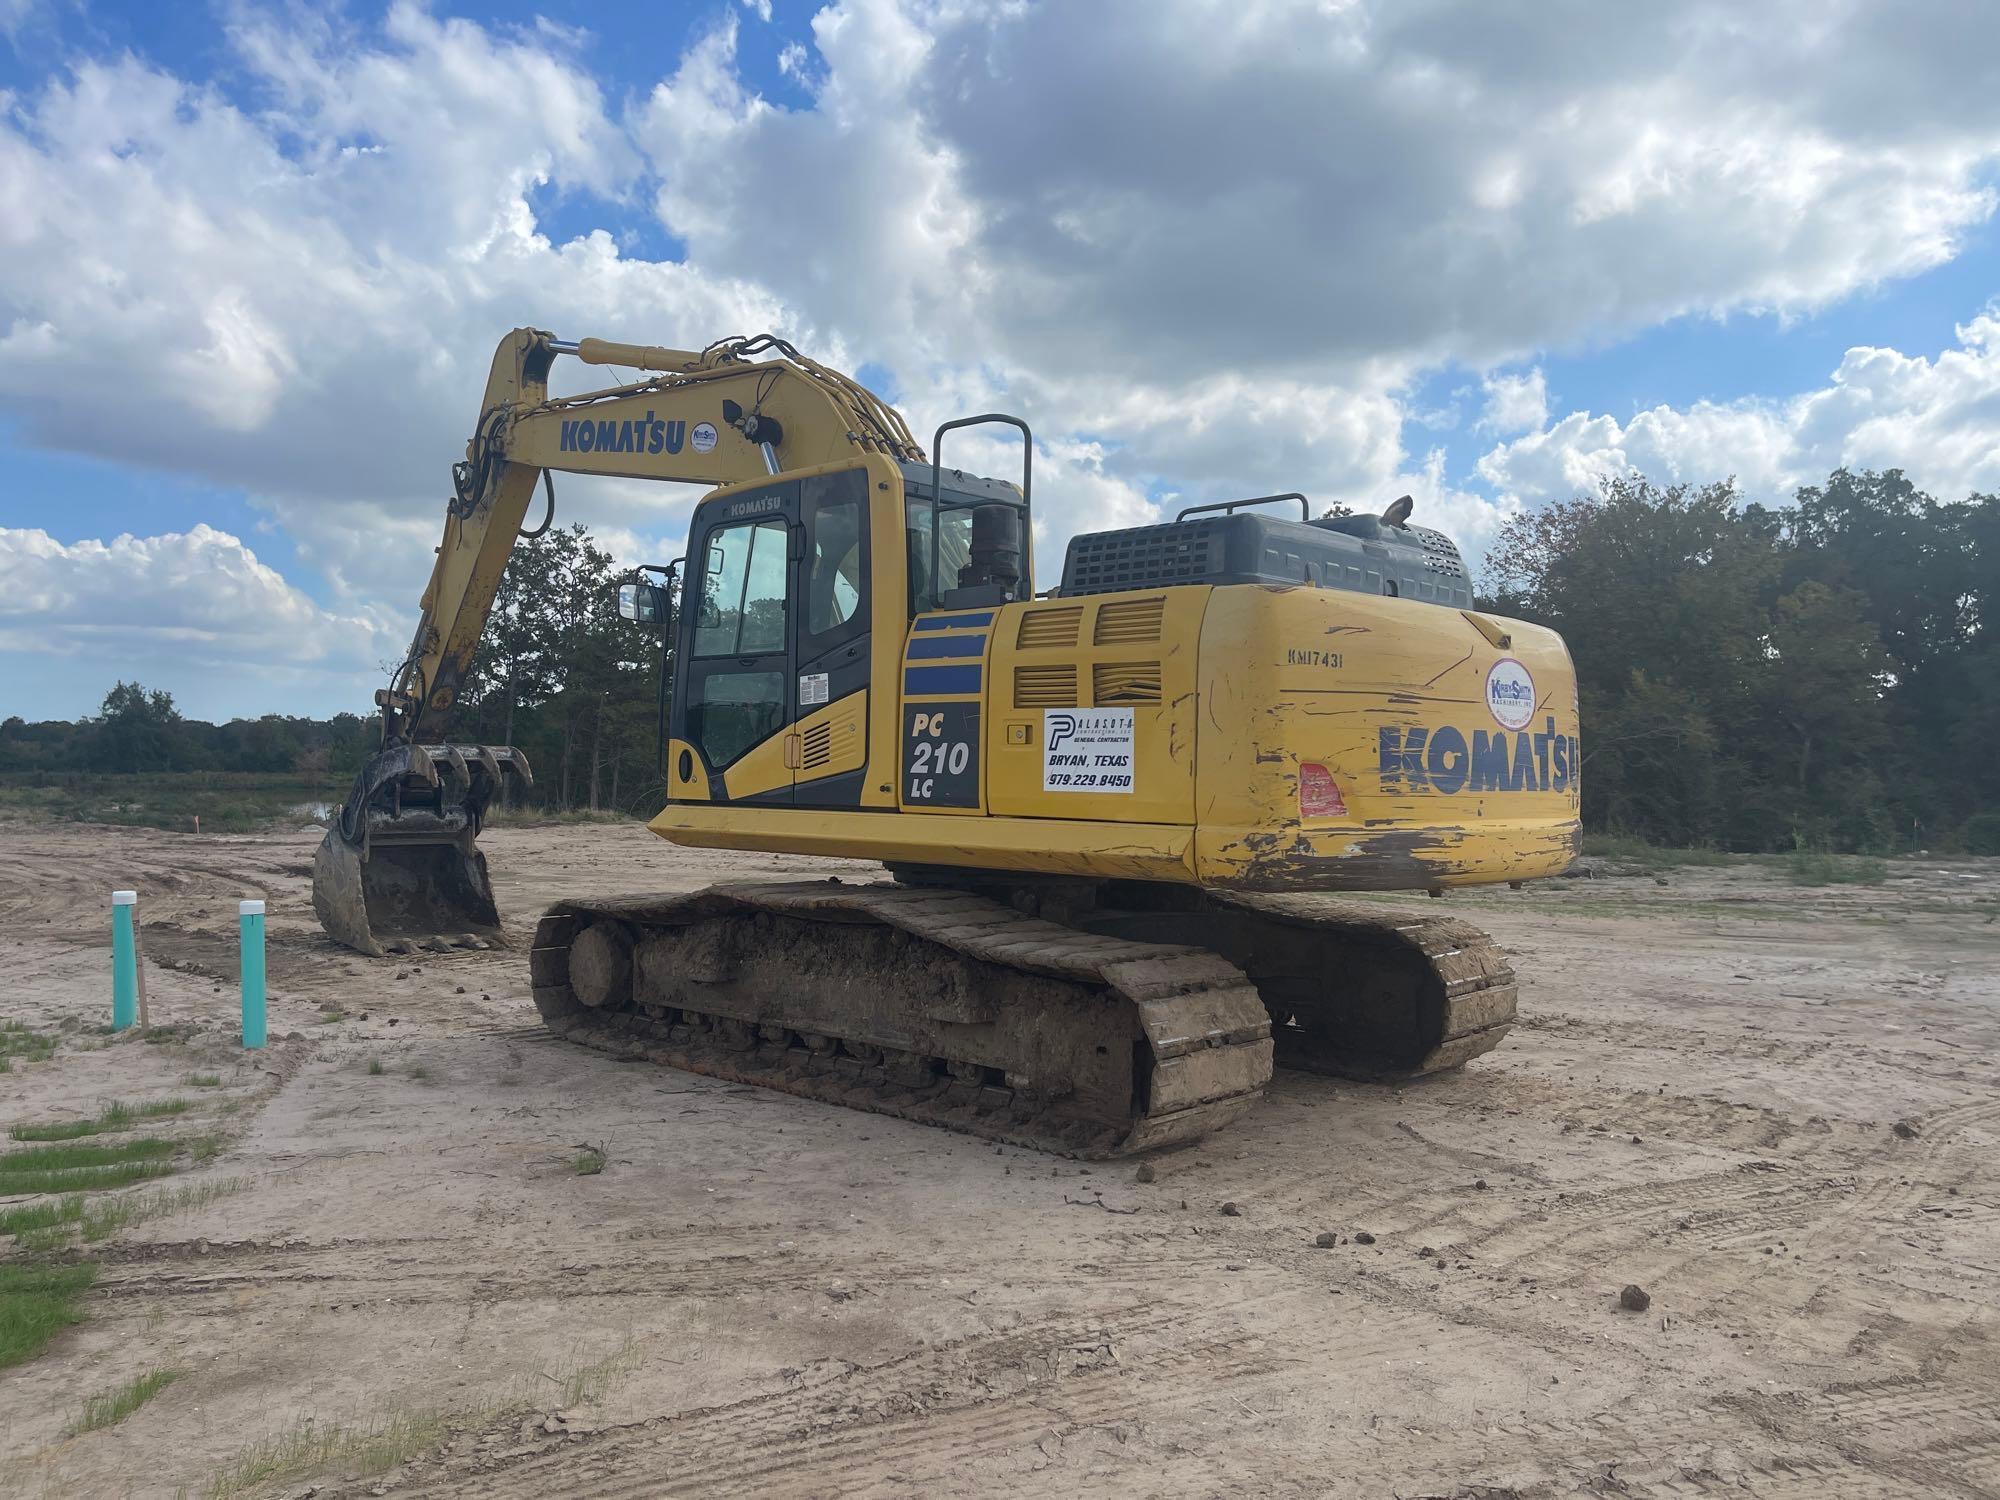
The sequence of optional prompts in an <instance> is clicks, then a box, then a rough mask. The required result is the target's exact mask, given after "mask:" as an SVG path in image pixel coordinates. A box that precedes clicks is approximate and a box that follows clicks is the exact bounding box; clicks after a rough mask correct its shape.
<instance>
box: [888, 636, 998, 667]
mask: <svg viewBox="0 0 2000 1500" xmlns="http://www.w3.org/2000/svg"><path fill="white" fill-rule="evenodd" d="M985 654H986V635H985V633H984V632H983V631H982V632H981V633H980V634H978V635H932V636H924V637H921V638H918V637H912V638H911V640H910V646H909V650H908V651H906V652H905V653H904V655H906V656H907V657H909V659H910V660H911V661H916V660H918V659H919V658H922V657H930V656H984V655H985Z"/></svg>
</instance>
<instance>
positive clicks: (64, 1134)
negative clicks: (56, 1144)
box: [8, 1099, 188, 1141]
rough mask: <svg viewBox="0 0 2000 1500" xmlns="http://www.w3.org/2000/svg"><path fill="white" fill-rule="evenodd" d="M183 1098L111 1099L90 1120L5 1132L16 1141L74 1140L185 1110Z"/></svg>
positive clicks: (184, 1111) (18, 1127) (19, 1126)
mask: <svg viewBox="0 0 2000 1500" xmlns="http://www.w3.org/2000/svg"><path fill="white" fill-rule="evenodd" d="M187 1110H188V1101H187V1100H185V1099H155V1100H152V1101H151V1102H150V1103H147V1104H126V1103H123V1102H122V1101H114V1102H112V1103H110V1104H107V1105H105V1106H104V1108H103V1109H102V1110H101V1111H100V1112H99V1113H98V1115H97V1118H96V1119H94V1120H65V1121H64V1122H63V1123H61V1124H60V1125H16V1126H15V1127H14V1128H13V1129H12V1130H11V1131H9V1132H8V1134H9V1135H11V1136H12V1137H13V1138H14V1139H15V1140H17V1141H74V1140H81V1139H82V1138H83V1137H84V1136H87V1135H103V1134H104V1133H105V1132H106V1131H112V1130H129V1129H131V1128H132V1127H133V1126H134V1125H137V1124H138V1123H139V1122H140V1121H141V1120H158V1119H163V1118H165V1117H167V1116H169V1115H180V1114H186V1113H187Z"/></svg>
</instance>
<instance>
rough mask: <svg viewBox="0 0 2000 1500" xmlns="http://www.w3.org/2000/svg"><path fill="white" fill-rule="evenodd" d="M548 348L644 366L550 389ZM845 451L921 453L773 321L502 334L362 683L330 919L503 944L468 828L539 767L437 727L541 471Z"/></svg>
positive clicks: (720, 473) (707, 465) (325, 917)
mask: <svg viewBox="0 0 2000 1500" xmlns="http://www.w3.org/2000/svg"><path fill="white" fill-rule="evenodd" d="M761 354H769V355H772V356H773V357H771V358H765V359H758V358H755V357H754V356H757V355H761ZM559 356H569V357H572V358H575V359H577V360H579V361H581V362H582V363H584V364H587V365H597V366H607V367H614V368H622V369H629V370H635V371H650V372H653V373H651V374H649V375H646V376H644V377H643V378H640V379H637V380H631V381H627V382H625V383H623V384H620V385H616V386H612V387H609V388H606V389H602V390H595V391H587V392H584V393H582V394H579V395H573V396H562V397H555V398H551V397H550V396H549V393H548V376H549V371H550V368H551V367H552V366H553V364H554V362H555V360H556V359H557V358H558V357H559ZM781 449H782V451H783V454H784V457H783V459H782V460H780V458H779V452H780V450H781ZM856 453H886V454H892V455H895V456H896V457H899V458H915V457H917V456H918V449H917V447H916V443H915V440H914V439H913V438H912V437H911V436H910V432H909V429H908V428H907V427H906V426H905V425H904V424H903V419H902V417H901V416H899V415H898V414H897V413H896V412H895V410H894V409H893V408H891V407H889V406H887V405H886V404H884V403H883V402H882V401H881V400H880V399H879V398H877V397H876V396H875V395H874V394H873V393H872V392H870V391H868V390H867V389H866V388H865V387H863V386H861V385H859V384H857V383H856V382H855V381H853V380H851V379H849V378H848V377H847V376H845V375H843V374H841V373H840V372H839V371H836V370H832V369H829V368H828V367H826V366H824V365H821V364H818V363H817V362H815V361H813V360H810V359H808V358H806V357H805V356H804V355H801V354H799V353H798V351H797V350H795V349H793V348H792V347H791V346H790V345H789V344H786V343H784V342H783V341H781V340H778V339H775V338H773V337H771V336H770V335H764V336H762V337H759V338H747V339H745V338H739V339H726V340H723V341H722V342H720V343H716V344H712V345H710V346H709V347H708V348H706V349H703V350H687V349H664V348H659V347H657V346H652V345H635V344H619V343H611V342H607V341H605V340H602V339H582V340H578V341H575V342H570V341H566V340H562V339H558V338H556V337H554V336H553V335H552V334H549V333H545V332H543V331H541V330H539V329H533V328H519V329H516V330H515V331H514V332H512V333H510V334H509V335H508V336H507V337H506V338H505V339H503V340H502V341H501V343H500V347H499V349H498V350H497V351H496V352H495V353H494V356H493V367H492V371H491V373H490V374H489V376H488V378H487V383H486V393H485V396H484V399H483V400H482V401H481V403H480V418H479V423H478V426H477V428H476V430H475V431H474V433H473V436H472V439H471V441H470V442H469V443H467V445H466V455H465V459H464V461H463V462H461V463H459V464H457V465H455V466H454V468H453V475H452V479H453V485H452V489H453V493H452V498H451V500H450V501H449V502H448V504H447V508H446V514H445V524H444V536H443V539H442V540H441V541H440V543H439V545H438V548H437V561H436V563H435V564H434V565H433V566H432V569H431V577H430V582H429V583H428V584H427V585H426V586H425V588H424V592H423V598H422V601H421V602H422V610H421V614H420V615H419V618H418V621H417V628H416V633H415V635H414V636H413V637H412V639H411V642H410V649H409V652H408V654H407V656H406V659H405V660H404V662H403V664H402V666H401V667H400V668H399V669H398V670H397V672H396V675H395V678H394V680H393V681H392V682H391V683H390V685H389V687H388V688H387V689H385V690H384V691H381V692H378V693H377V694H376V695H375V696H376V704H377V707H378V708H379V709H380V710H381V713H382V733H383V748H382V750H381V751H380V752H379V753H378V754H376V755H375V756H373V757H372V758H371V759H370V760H369V761H368V763H367V764H366V765H364V766H363V767H362V769H361V771H360V774H359V775H358V776H356V778H355V781H354V786H353V788H352V790H351V791H350V792H349V795H348V798H347V801H346V803H345V804H344V805H343V806H342V808H341V811H340V814H339V816H338V817H337V818H336V820H335V822H334V825H333V827H331V828H329V829H328V830H327V833H326V837H325V838H324V839H323V840H322V841H321V843H320V848H319V851H318V854H317V855H316V857H315V860H314V865H313V906H314V909H315V911H316V912H317V914H318V916H319V919H320V923H321V925H322V926H323V927H324V928H325V929H326V931H327V933H328V934H329V935H330V936H331V937H333V938H334V939H335V940H336V941H338V942H341V943H343V944H345V945H346V946H348V947H350V948H354V949H357V950H359V951H360V952H363V953H368V954H371V955H375V956H380V955H382V954H383V953H385V952H405V951H413V950H416V949H440V948H450V947H483V946H486V945H488V944H493V943H498V942H500V941H501V940H502V929H501V923H500V918H499V913H498V911H497V909H496V908H495V905H494V901H493V890H492V883H491V881H490V879H489V878H488V875H487V871H486V860H485V856H484V855H482V854H481V853H480V852H479V850H478V848H477V847H476V846H475V843H474V840H475V839H477V837H478V835H479V831H480V827H481V823H482V821H483V819H484V817H485V814H486V810H487V808H488V807H489V806H491V805H492V804H493V803H494V801H495V800H496V799H498V798H501V797H503V796H504V794H505V788H506V786H507V784H508V783H509V782H510V781H511V782H514V783H516V784H518V785H520V786H522V787H524V788H525V787H527V786H531V785H532V784H533V774H532V772H531V770H530V768H529V765H528V760H527V757H526V756H525V755H523V754H522V753H521V752H520V751H519V750H516V749H514V748H512V747H510V746H484V745H459V744H453V743H452V742H451V741H450V740H449V739H448V737H447V735H446V729H447V726H448V724H449V722H450V718H451V715H452V711H453V709H454V708H455V707H456V706H457V703H458V699H459V694H460V692H461V690H462V689H463V687H464V683H465V678H466V675H467V673H468V672H470V671H471V669H472V662H473V656H474V653H475V652H476V651H477V649H478V646H479V638H480V635H481V634H482V632H483V631H484V630H485V628H486V620H487V616H488V614H489V613H490V612H491V610H492V607H493V599H494V595H495V594H496V593H497V592H498V590H499V587H500V575H501V573H502V571H503V570H504V569H505V567H506V565H507V559H508V558H509V556H511V555H512V553H513V550H514V543H515V541H516V539H517V538H518V537H520V536H521V534H522V524H523V521H524V519H525V517H526V515H527V511H528V508H529V506H530V505H531V504H532V502H533V500H534V498H535V491H536V489H537V488H538V487H539V488H541V489H542V490H543V491H544V492H545V493H546V495H547V496H548V505H549V516H550V518H551V519H552V517H553V512H554V504H555V499H554V495H555V491H554V486H553V483H552V482H551V480H550V478H549V475H550V474H551V473H553V472H556V471H564V472H570V473H578V474H604V475H612V476H619V477H626V478H641V479H669V480H678V481H681V482H683V483H689V484H701V485H708V486H715V485H728V484H732V483H740V482H744V481H748V480H755V479H759V478H764V477H767V476H769V475H771V474H773V473H776V472H777V471H778V467H779V464H780V462H783V463H784V464H785V465H786V466H787V467H789V468H802V467H810V466H813V465H819V464H826V463H832V462H836V461H839V460H841V459H844V458H847V457H850V456H852V455H854V454H856ZM541 524H542V525H543V526H544V527H545V526H547V524H548V520H547V519H545V520H544V521H543V522H542V523H541ZM537 534H539V533H537Z"/></svg>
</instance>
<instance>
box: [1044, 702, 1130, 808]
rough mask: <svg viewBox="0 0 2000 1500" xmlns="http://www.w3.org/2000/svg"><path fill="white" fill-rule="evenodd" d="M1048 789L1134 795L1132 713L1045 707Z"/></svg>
mask: <svg viewBox="0 0 2000 1500" xmlns="http://www.w3.org/2000/svg"><path fill="white" fill-rule="evenodd" d="M1042 790H1043V791H1045V792H1129V791H1131V790H1132V710H1131V709H1129V708H1050V709H1044V710H1043V712H1042Z"/></svg>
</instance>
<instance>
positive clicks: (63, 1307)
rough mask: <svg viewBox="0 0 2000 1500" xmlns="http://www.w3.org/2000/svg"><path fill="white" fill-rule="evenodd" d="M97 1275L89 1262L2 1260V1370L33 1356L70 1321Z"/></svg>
mask: <svg viewBox="0 0 2000 1500" xmlns="http://www.w3.org/2000/svg"><path fill="white" fill-rule="evenodd" d="M96 1279H97V1267H96V1266H95V1265H93V1264H90V1263H89V1262H85V1263H83V1264H80V1265H69V1266H35V1265H19V1264H0V1370H4V1369H7V1368H9V1367H10V1366H13V1365H18V1364H21V1363H22V1362H24V1361H26V1360H30V1359H33V1358H34V1357H35V1356H36V1355H37V1354H40V1353H41V1352H42V1350H44V1349H46V1348H47V1347H48V1345H49V1342H50V1340H52V1339H53V1338H55V1336H56V1335H57V1334H59V1333H61V1332H62V1331H63V1330H64V1329H65V1328H68V1327H69V1326H70V1325H71V1324H74V1323H81V1322H82V1321H83V1311H82V1309H81V1308H79V1307H78V1306H77V1304H78V1303H79V1302H81V1301H82V1300H83V1294H84V1293H85V1292H86V1291H88V1290H89V1289H90V1284H91V1282H93V1281H95V1280H96Z"/></svg>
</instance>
